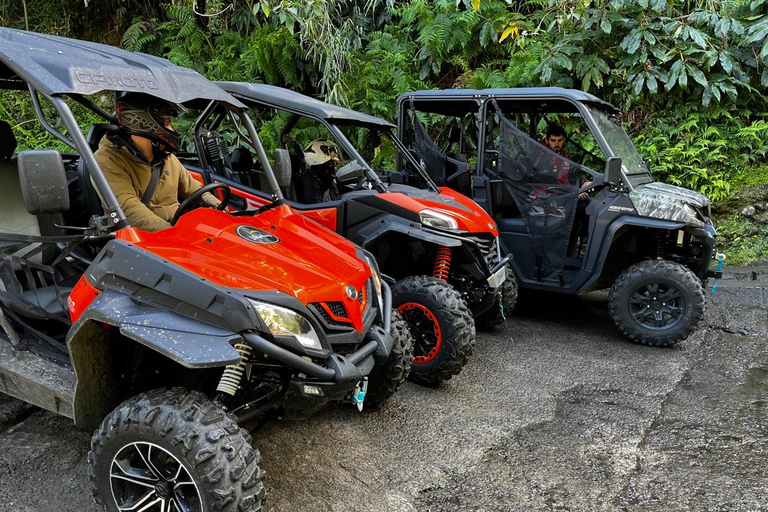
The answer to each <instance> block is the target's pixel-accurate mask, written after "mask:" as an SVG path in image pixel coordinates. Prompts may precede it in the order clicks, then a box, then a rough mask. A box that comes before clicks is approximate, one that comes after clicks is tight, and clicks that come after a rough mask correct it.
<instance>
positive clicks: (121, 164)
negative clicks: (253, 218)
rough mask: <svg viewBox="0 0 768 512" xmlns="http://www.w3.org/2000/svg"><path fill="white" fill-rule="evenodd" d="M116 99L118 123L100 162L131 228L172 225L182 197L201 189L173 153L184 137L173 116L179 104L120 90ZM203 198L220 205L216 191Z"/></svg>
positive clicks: (102, 147)
mask: <svg viewBox="0 0 768 512" xmlns="http://www.w3.org/2000/svg"><path fill="white" fill-rule="evenodd" d="M115 103H116V105H115V106H116V116H117V121H118V127H117V129H115V130H111V131H109V132H107V134H106V135H105V136H104V137H103V138H102V139H101V141H100V143H99V149H98V150H97V151H96V153H95V154H94V155H95V157H96V161H97V162H98V163H99V166H100V167H101V169H102V171H103V172H104V176H105V177H106V178H107V182H109V186H110V187H111V188H112V191H113V192H114V193H115V196H116V197H117V201H118V202H119V203H120V207H121V208H122V209H123V212H125V216H126V217H127V218H128V221H129V222H130V223H131V225H132V226H134V227H136V228H138V229H142V230H145V231H159V230H161V229H165V228H167V227H170V225H171V224H170V221H171V219H173V216H174V215H175V213H176V210H177V209H178V208H179V204H180V201H183V200H184V199H185V198H186V197H188V196H189V195H190V194H192V193H193V192H194V191H196V190H197V189H199V188H200V183H198V182H197V181H196V180H195V179H194V178H192V176H191V175H190V174H189V172H188V171H187V170H186V169H185V168H184V166H182V165H181V162H179V159H178V158H176V155H175V154H174V153H176V151H178V149H179V135H178V134H177V133H176V132H175V131H174V130H173V127H172V126H171V120H172V119H173V118H175V117H176V116H177V115H178V114H179V107H178V106H177V105H175V104H173V103H169V102H166V101H163V100H161V99H158V98H155V97H153V96H150V95H148V94H143V93H122V94H120V93H118V96H117V98H116V100H115ZM203 202H204V203H205V205H206V206H218V204H219V200H218V199H216V198H215V197H214V196H213V195H212V194H205V195H204V196H203ZM102 203H103V200H102ZM105 207H106V205H105Z"/></svg>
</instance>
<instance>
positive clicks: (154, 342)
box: [67, 291, 241, 428]
mask: <svg viewBox="0 0 768 512" xmlns="http://www.w3.org/2000/svg"><path fill="white" fill-rule="evenodd" d="M105 326H116V327H118V328H119V330H120V333H121V334H122V335H124V336H125V337H126V338H129V339H131V340H134V341H136V342H137V343H140V344H142V345H144V346H146V347H149V348H151V349H152V350H155V351H157V352H158V353H160V354H162V355H164V356H166V357H167V358H169V359H170V360H172V361H174V362H176V363H178V364H180V365H182V366H184V367H187V368H210V367H217V366H226V365H228V364H232V363H236V362H237V361H239V360H240V354H239V353H238V352H237V351H236V350H235V349H234V348H233V346H232V344H233V343H235V342H236V341H237V340H239V339H241V337H240V336H239V335H238V334H236V333H233V332H231V331H226V330H223V329H220V328H218V327H213V326H210V325H207V324H204V323H202V322H199V321H195V320H192V319H190V318H186V317H184V316H181V315H180V314H178V313H174V312H171V311H164V310H158V309H154V308H147V307H139V306H137V305H136V304H135V303H134V302H133V301H132V300H131V299H130V298H129V297H127V296H125V295H122V294H120V293H116V292H112V291H106V292H104V293H102V294H101V295H99V296H98V297H97V298H96V299H94V301H93V302H92V303H91V305H90V306H89V308H88V309H87V310H86V311H85V312H84V313H83V314H82V316H80V318H78V320H77V322H75V324H74V325H73V326H72V328H71V329H70V330H69V333H68V334H67V346H68V348H69V353H70V357H71V359H72V366H73V368H74V371H75V378H76V383H75V396H74V404H73V410H74V418H75V423H76V424H77V425H81V426H84V427H86V428H95V426H98V424H99V422H101V420H102V419H103V417H104V415H105V414H106V413H107V412H109V411H110V410H111V409H112V408H113V407H114V406H115V405H116V404H117V402H118V401H119V398H118V393H117V381H116V378H115V377H116V376H115V375H113V374H112V369H113V368H114V366H113V361H112V354H111V350H110V346H109V343H108V340H107V337H106V330H105ZM94 425H95V426H94Z"/></svg>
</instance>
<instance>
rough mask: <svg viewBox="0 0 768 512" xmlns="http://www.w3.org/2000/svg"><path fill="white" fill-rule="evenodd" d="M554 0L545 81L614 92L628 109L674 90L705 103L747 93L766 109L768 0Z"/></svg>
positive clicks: (748, 99)
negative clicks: (570, 0) (566, 0)
mask: <svg viewBox="0 0 768 512" xmlns="http://www.w3.org/2000/svg"><path fill="white" fill-rule="evenodd" d="M549 3H550V5H551V6H553V7H556V8H553V9H552V10H550V12H549V13H548V14H547V15H546V16H545V17H544V18H543V19H544V20H545V21H546V25H547V29H548V33H547V34H542V37H543V38H544V39H548V40H549V41H550V44H551V47H550V52H549V54H548V55H547V56H546V57H545V58H544V59H542V61H541V63H540V64H539V67H538V68H537V69H536V73H537V74H538V75H539V76H540V78H541V80H542V81H543V82H546V83H554V84H564V85H569V86H570V85H574V86H577V87H579V88H581V89H583V90H586V91H589V90H600V89H603V90H607V92H608V93H609V96H610V99H613V100H614V102H617V103H619V104H620V105H622V106H624V107H625V108H630V107H631V106H633V105H646V104H649V103H650V104H654V103H655V104H660V103H661V104H663V103H665V102H666V98H668V97H669V93H671V94H672V95H674V96H677V97H685V98H692V97H693V98H699V99H700V101H701V104H702V105H703V106H704V107H707V106H708V105H709V104H710V103H711V102H713V101H714V102H715V103H723V102H724V103H726V104H727V103H734V102H738V101H739V98H741V101H740V103H742V104H744V103H751V104H757V105H760V108H762V109H765V107H766V103H765V98H763V97H761V95H760V94H759V91H760V90H761V89H762V88H765V87H766V86H768V72H766V66H768V44H767V43H766V39H767V38H766V36H768V1H766V0H751V1H747V0H741V1H734V2H727V3H723V4H722V5H721V4H720V2H667V1H665V0H597V1H594V2H584V3H581V2H580V3H579V4H578V7H577V8H572V6H570V4H568V5H566V4H560V3H559V2H557V1H556V0H550V2H549ZM691 4H693V5H691ZM755 93H758V94H755ZM745 98H746V100H745Z"/></svg>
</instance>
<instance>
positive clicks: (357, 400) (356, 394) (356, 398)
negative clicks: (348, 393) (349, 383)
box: [352, 377, 368, 412]
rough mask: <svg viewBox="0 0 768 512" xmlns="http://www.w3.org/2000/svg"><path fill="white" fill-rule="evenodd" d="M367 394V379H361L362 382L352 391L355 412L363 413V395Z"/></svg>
mask: <svg viewBox="0 0 768 512" xmlns="http://www.w3.org/2000/svg"><path fill="white" fill-rule="evenodd" d="M367 393H368V377H363V380H361V381H360V382H358V383H357V386H355V389H354V391H352V403H353V404H356V405H357V410H358V411H360V412H362V411H363V402H365V395H366V394H367Z"/></svg>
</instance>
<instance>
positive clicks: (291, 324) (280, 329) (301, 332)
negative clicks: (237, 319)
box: [249, 300, 323, 350]
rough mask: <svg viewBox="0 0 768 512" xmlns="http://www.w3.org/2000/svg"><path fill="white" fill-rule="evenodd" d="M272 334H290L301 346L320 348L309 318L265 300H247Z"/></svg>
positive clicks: (318, 339)
mask: <svg viewBox="0 0 768 512" xmlns="http://www.w3.org/2000/svg"><path fill="white" fill-rule="evenodd" d="M249 302H250V303H251V304H252V305H253V307H254V309H256V312H257V313H258V314H259V316H260V317H261V319H262V320H263V321H264V323H265V324H266V326H267V328H269V330H270V331H271V332H272V335H273V336H292V337H294V338H296V340H298V342H299V343H301V346H303V347H306V348H312V349H315V350H322V348H323V347H322V345H320V338H318V337H317V333H316V332H315V329H313V328H312V324H310V323H309V320H307V319H306V318H304V317H303V316H302V315H300V314H299V313H297V312H295V311H293V310H291V309H288V308H282V307H280V306H275V305H273V304H267V303H266V302H258V301H255V300H250V301H249Z"/></svg>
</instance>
